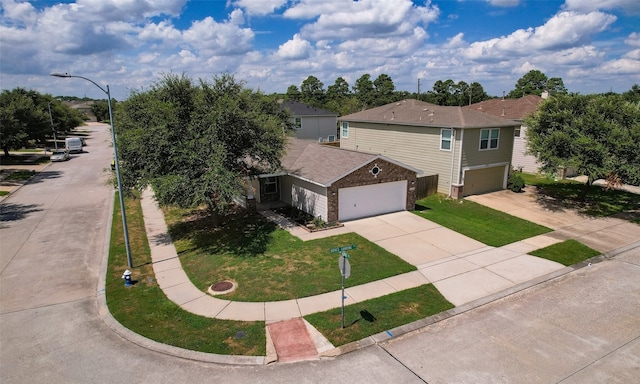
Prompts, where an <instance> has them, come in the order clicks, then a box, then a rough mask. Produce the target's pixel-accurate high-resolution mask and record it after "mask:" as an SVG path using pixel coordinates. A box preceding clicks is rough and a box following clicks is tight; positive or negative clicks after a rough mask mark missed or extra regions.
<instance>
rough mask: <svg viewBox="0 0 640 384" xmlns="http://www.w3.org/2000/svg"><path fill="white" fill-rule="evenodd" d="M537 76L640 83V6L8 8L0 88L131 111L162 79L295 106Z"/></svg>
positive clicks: (8, 1) (573, 82)
mask: <svg viewBox="0 0 640 384" xmlns="http://www.w3.org/2000/svg"><path fill="white" fill-rule="evenodd" d="M532 69H537V70H540V71H542V72H544V73H545V74H546V75H547V76H548V77H560V78H562V79H563V81H564V84H565V86H566V87H567V88H568V89H569V91H572V92H580V93H599V92H607V91H610V90H613V91H614V92H624V91H627V90H629V89H630V88H631V86H632V85H633V84H636V83H640V1H638V0H564V1H555V0H441V1H438V0H431V1H429V0H427V1H424V0H422V1H417V0H414V1H411V0H358V1H353V0H199V1H193V0H191V1H189V0H144V1H143V0H76V1H50V0H34V1H20V0H0V88H2V89H13V88H15V87H23V88H27V89H35V90H37V91H39V92H43V93H50V94H53V95H75V96H79V97H82V96H88V97H96V98H98V97H99V98H102V97H104V94H102V93H101V92H100V90H98V89H97V88H96V87H95V86H93V85H92V84H90V83H88V82H85V81H83V80H80V79H59V78H54V77H50V76H48V74H49V73H51V72H68V73H70V74H73V75H80V76H84V77H88V78H90V79H92V80H94V81H95V82H97V83H99V84H101V85H103V86H104V85H106V84H109V86H110V89H111V92H112V95H113V96H114V97H115V98H117V99H120V100H121V99H124V98H126V97H127V96H128V95H129V94H130V92H131V91H132V90H144V89H145V88H147V87H149V85H150V84H153V83H154V82H155V81H157V80H158V79H159V78H160V77H161V76H162V75H163V74H166V73H175V74H181V73H185V74H186V75H187V76H189V77H191V78H193V79H195V80H197V79H198V78H203V79H211V78H212V77H213V76H214V75H217V74H220V73H224V72H229V73H233V74H234V75H235V76H236V78H237V79H240V80H243V81H245V82H246V84H247V86H248V87H251V88H253V89H260V90H262V91H263V92H265V93H272V92H285V91H286V89H287V88H288V87H289V86H290V85H297V86H299V85H300V84H301V83H302V81H303V80H304V79H305V78H307V77H308V76H309V75H313V76H315V77H317V78H318V79H320V81H321V82H323V84H324V87H325V89H326V88H327V87H328V86H329V85H332V84H333V83H334V82H335V80H336V78H338V77H344V78H345V79H346V80H347V82H348V83H349V84H350V85H351V86H353V85H354V84H355V81H356V80H357V79H358V78H359V77H360V76H362V75H363V74H366V73H368V74H370V75H371V77H372V78H376V77H377V76H378V75H380V74H382V73H384V74H387V75H389V76H391V78H392V79H393V81H394V83H395V85H396V89H397V90H406V91H410V92H415V91H416V90H417V82H418V79H420V81H421V91H423V92H424V91H427V90H430V89H432V86H433V83H434V82H435V81H437V80H446V79H453V80H454V81H456V82H458V81H466V82H473V81H477V82H480V83H481V84H482V86H483V87H484V89H485V90H486V91H487V92H488V93H489V94H490V95H494V96H500V95H502V92H503V91H506V92H509V91H510V90H511V89H513V88H514V85H515V83H516V81H517V80H518V79H519V78H520V77H522V76H523V75H524V74H526V73H527V72H528V71H530V70H532Z"/></svg>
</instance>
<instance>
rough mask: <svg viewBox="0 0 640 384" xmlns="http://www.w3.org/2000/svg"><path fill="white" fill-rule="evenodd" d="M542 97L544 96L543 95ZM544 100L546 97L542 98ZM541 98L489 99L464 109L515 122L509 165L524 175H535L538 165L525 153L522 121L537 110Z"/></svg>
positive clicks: (525, 140) (533, 96)
mask: <svg viewBox="0 0 640 384" xmlns="http://www.w3.org/2000/svg"><path fill="white" fill-rule="evenodd" d="M543 96H546V95H544V94H543ZM544 98H546V97H544ZM542 100H543V97H540V96H536V95H527V96H524V97H521V98H519V99H505V98H502V99H491V100H485V101H481V102H479V103H475V104H471V105H469V106H466V107H465V108H469V109H473V110H475V111H478V112H483V113H486V114H489V115H493V116H499V117H503V118H505V119H509V120H513V121H516V122H518V123H519V124H520V129H516V130H515V132H514V137H513V154H512V156H511V165H512V166H513V168H515V169H516V170H522V171H523V172H526V173H537V172H538V168H539V167H540V165H539V164H538V161H537V160H536V157H535V156H532V155H528V154H526V152H527V126H526V125H523V119H524V118H525V117H526V116H527V115H529V114H532V113H534V112H535V111H537V110H538V105H539V104H540V103H541V102H542Z"/></svg>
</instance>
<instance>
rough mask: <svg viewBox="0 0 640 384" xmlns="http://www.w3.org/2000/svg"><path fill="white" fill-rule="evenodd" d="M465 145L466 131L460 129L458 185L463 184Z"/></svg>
mask: <svg viewBox="0 0 640 384" xmlns="http://www.w3.org/2000/svg"><path fill="white" fill-rule="evenodd" d="M463 145H464V129H460V153H458V185H460V184H461V183H462V146H463Z"/></svg>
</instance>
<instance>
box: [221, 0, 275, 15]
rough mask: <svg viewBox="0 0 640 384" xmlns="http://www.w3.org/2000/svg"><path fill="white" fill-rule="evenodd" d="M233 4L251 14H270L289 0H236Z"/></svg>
mask: <svg viewBox="0 0 640 384" xmlns="http://www.w3.org/2000/svg"><path fill="white" fill-rule="evenodd" d="M232 4H233V5H234V6H236V7H239V8H242V9H244V10H245V11H246V12H247V14H249V15H260V16H262V15H268V14H270V13H273V12H275V10H277V9H280V8H282V7H283V6H284V5H285V4H287V0H236V1H233V2H232Z"/></svg>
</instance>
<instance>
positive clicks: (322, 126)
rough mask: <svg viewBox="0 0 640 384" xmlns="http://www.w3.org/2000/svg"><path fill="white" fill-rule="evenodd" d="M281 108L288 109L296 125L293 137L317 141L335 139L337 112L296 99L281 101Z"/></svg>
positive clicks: (331, 140)
mask: <svg viewBox="0 0 640 384" xmlns="http://www.w3.org/2000/svg"><path fill="white" fill-rule="evenodd" d="M280 108H281V109H282V110H288V111H289V114H291V116H292V117H291V118H292V119H293V124H294V126H295V127H296V131H295V137H296V138H298V139H303V140H316V141H319V142H325V141H327V142H333V141H336V138H337V131H338V120H337V119H338V114H337V113H335V112H331V111H327V110H326V109H322V108H316V107H312V106H309V105H306V104H304V103H300V102H297V101H283V102H282V104H280Z"/></svg>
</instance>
